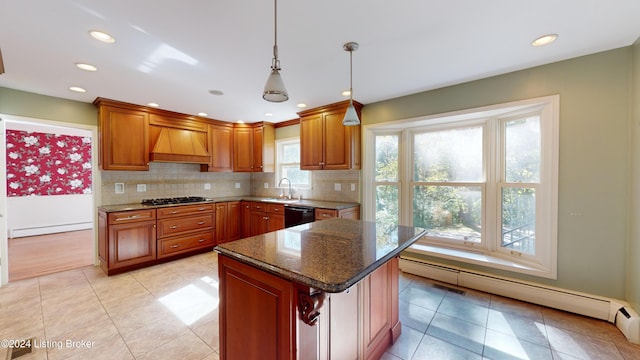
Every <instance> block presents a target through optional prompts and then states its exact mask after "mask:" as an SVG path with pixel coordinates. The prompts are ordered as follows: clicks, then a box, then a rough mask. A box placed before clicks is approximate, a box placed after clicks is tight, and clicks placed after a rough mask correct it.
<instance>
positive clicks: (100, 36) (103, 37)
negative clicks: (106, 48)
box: [89, 30, 116, 44]
mask: <svg viewBox="0 0 640 360" xmlns="http://www.w3.org/2000/svg"><path fill="white" fill-rule="evenodd" d="M89 34H90V35H91V36H92V37H93V38H94V39H96V40H100V41H102V42H105V43H108V44H113V43H114V42H116V39H115V38H114V37H113V36H111V35H109V34H107V33H106V32H102V31H98V30H90V31H89Z"/></svg>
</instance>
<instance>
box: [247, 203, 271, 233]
mask: <svg viewBox="0 0 640 360" xmlns="http://www.w3.org/2000/svg"><path fill="white" fill-rule="evenodd" d="M267 220H269V218H268V217H267V213H266V212H264V211H260V210H255V209H252V210H251V216H250V220H249V221H250V222H251V236H255V235H260V234H264V233H266V232H267V230H268V226H267V225H268V223H267Z"/></svg>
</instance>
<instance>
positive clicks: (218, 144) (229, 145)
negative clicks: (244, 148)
mask: <svg viewBox="0 0 640 360" xmlns="http://www.w3.org/2000/svg"><path fill="white" fill-rule="evenodd" d="M209 154H210V155H211V162H210V163H209V166H208V169H207V170H208V171H233V127H231V126H225V125H209Z"/></svg>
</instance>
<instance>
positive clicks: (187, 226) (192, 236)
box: [157, 204, 216, 259]
mask: <svg viewBox="0 0 640 360" xmlns="http://www.w3.org/2000/svg"><path fill="white" fill-rule="evenodd" d="M157 216H158V230H157V239H158V259H162V258H165V257H169V256H174V255H179V254H185V253H190V252H195V251H196V250H205V249H213V247H214V246H215V245H216V241H215V232H214V227H215V212H214V204H197V205H182V206H172V207H166V208H159V209H158V215H157Z"/></svg>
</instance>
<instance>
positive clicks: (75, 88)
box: [69, 86, 87, 93]
mask: <svg viewBox="0 0 640 360" xmlns="http://www.w3.org/2000/svg"><path fill="white" fill-rule="evenodd" d="M69 90H71V91H75V92H77V93H85V92H87V90H85V89H84V88H81V87H80V86H69Z"/></svg>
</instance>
